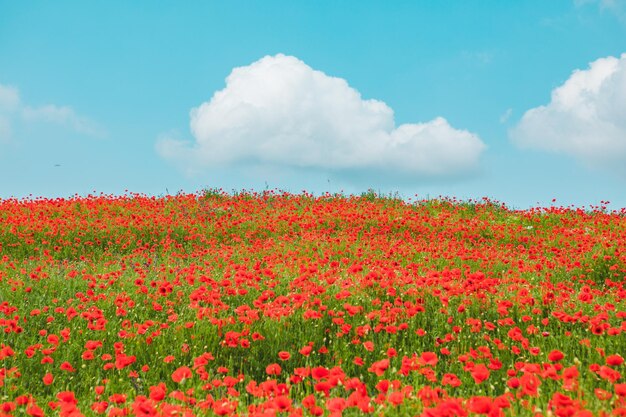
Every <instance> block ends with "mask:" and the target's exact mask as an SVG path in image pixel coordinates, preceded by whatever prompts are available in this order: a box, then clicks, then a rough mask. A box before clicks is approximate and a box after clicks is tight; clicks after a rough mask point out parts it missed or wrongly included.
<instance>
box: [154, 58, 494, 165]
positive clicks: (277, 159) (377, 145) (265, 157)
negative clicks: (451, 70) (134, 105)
mask: <svg viewBox="0 0 626 417" xmlns="http://www.w3.org/2000/svg"><path fill="white" fill-rule="evenodd" d="M190 125H191V132H192V134H193V137H194V140H193V141H192V142H191V143H189V142H184V141H180V140H176V139H171V138H169V139H168V138H161V139H160V140H159V141H158V142H157V150H158V152H159V153H160V154H161V155H162V156H163V157H166V158H169V159H172V160H174V161H177V162H179V163H183V164H185V165H186V166H187V167H189V166H193V167H196V168H197V167H224V166H227V165H232V164H236V163H249V164H261V165H272V166H284V167H290V168H294V167H295V168H314V169H318V168H320V169H325V170H331V171H332V170H336V171H341V170H352V169H355V170H363V169H376V170H384V171H394V172H397V173H401V174H410V175H414V176H422V177H423V176H449V175H460V174H465V173H468V172H471V171H473V170H475V169H476V168H477V165H478V161H479V157H480V155H481V153H482V152H483V150H484V149H485V145H484V143H483V142H482V141H481V140H480V138H479V137H478V136H477V135H476V134H473V133H470V132H468V131H465V130H459V129H456V128H454V127H452V126H450V124H449V123H448V122H447V121H446V120H445V119H443V118H441V117H439V118H436V119H434V120H432V121H429V122H425V123H416V124H403V125H400V126H397V127H396V126H395V123H394V114H393V110H392V109H391V108H390V107H389V106H388V105H387V104H385V103H384V102H382V101H378V100H366V99H363V98H362V97H361V95H360V94H359V92H358V91H357V90H355V89H354V88H352V87H350V86H349V85H348V83H347V82H346V81H345V80H344V79H341V78H336V77H331V76H328V75H326V74H324V73H323V72H321V71H316V70H314V69H312V68H311V67H309V66H308V65H306V64H305V63H304V62H302V61H300V60H299V59H297V58H295V57H292V56H285V55H281V54H279V55H276V56H266V57H264V58H262V59H260V60H258V61H256V62H254V63H252V64H251V65H248V66H244V67H239V68H235V69H233V71H232V72H231V74H230V75H229V76H228V77H227V78H226V87H225V88H224V89H223V90H220V91H217V92H216V93H215V94H214V95H213V97H212V98H211V99H210V101H207V102H205V103H202V104H201V105H200V106H199V107H197V108H194V109H192V110H191V122H190Z"/></svg>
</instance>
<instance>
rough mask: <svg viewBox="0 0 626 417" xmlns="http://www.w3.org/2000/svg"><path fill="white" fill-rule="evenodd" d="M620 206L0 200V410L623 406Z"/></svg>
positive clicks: (565, 415) (190, 197)
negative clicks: (615, 208)
mask: <svg viewBox="0 0 626 417" xmlns="http://www.w3.org/2000/svg"><path fill="white" fill-rule="evenodd" d="M625 277H626V210H622V211H621V212H620V211H608V210H607V209H606V207H604V206H598V207H592V208H590V209H580V208H573V207H572V208H567V207H546V208H534V209H528V210H513V209H510V208H507V207H505V206H504V205H502V204H499V203H496V202H493V201H490V200H488V199H484V200H481V201H474V202H463V201H457V200H454V199H436V200H416V201H410V200H409V201H404V200H401V199H398V198H393V197H391V196H379V195H376V194H375V193H367V194H364V195H362V196H344V195H329V194H327V195H323V196H313V195H310V194H306V193H302V194H297V195H294V194H287V193H280V192H265V193H248V192H242V193H234V194H226V193H223V192H221V191H218V190H210V191H205V192H202V193H197V194H179V195H176V196H165V197H149V196H145V195H135V194H132V195H124V196H109V195H93V196H88V197H74V198H66V199H61V198H58V199H45V198H30V199H5V200H0V330H1V331H0V417H8V416H34V417H39V416H61V417H70V416H72V417H74V416H81V415H84V416H98V415H101V416H126V415H132V416H142V417H144V416H145V417H148V416H212V415H219V416H226V415H230V416H235V415H241V416H333V417H338V416H342V415H343V416H361V415H370V416H379V415H388V416H424V417H439V416H441V417H443V416H491V417H495V416H534V415H543V416H558V417H570V416H595V415H598V416H626V364H625V363H624V358H626V285H625V284H626V278H625Z"/></svg>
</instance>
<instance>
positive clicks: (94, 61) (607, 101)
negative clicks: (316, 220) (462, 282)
mask: <svg viewBox="0 0 626 417" xmlns="http://www.w3.org/2000/svg"><path fill="white" fill-rule="evenodd" d="M623 53H626V1H624V0H554V1H545V0H541V1H539V0H537V1H530V0H529V1H507V2H502V1H495V0H482V1H460V0H459V1H445V2H443V1H442V2H426V1H424V2H414V1H397V2H383V1H359V2H356V1H322V2H309V1H293V2H286V1H283V2H278V1H271V0H269V1H263V2H251V1H249V2H240V1H230V2H217V1H213V2H209V1H195V2H194V1H186V2H173V1H150V2H149V1H137V2H122V1H120V2H115V1H111V2H107V3H93V2H80V1H60V2H31V1H20V2H14V1H8V0H6V1H5V0H0V178H1V180H0V197H1V198H8V197H11V196H15V197H26V196H29V195H33V196H50V197H53V196H70V195H73V194H75V193H78V194H87V193H90V192H92V191H96V192H104V193H113V194H121V193H124V192H125V190H129V191H132V192H140V193H146V194H154V195H160V194H165V193H166V192H169V193H175V192H177V191H179V190H183V191H186V192H195V191H198V190H202V189H204V188H224V189H225V190H232V189H237V190H240V189H255V190H263V189H266V188H270V189H273V188H280V189H285V190H288V191H291V192H294V193H297V192H300V191H302V190H307V191H311V192H314V193H321V192H324V191H331V192H335V191H339V190H343V191H344V192H346V193H360V192H362V191H365V190H367V189H368V188H373V189H375V190H378V191H381V192H395V191H397V192H399V193H400V194H401V195H402V196H404V197H414V196H415V195H417V196H418V197H420V198H426V197H431V198H432V197H436V196H439V195H446V196H453V197H457V198H460V199H479V198H481V197H489V198H492V199H495V200H498V201H502V202H505V203H507V204H508V205H509V206H511V207H516V208H526V207H530V206H534V205H537V204H540V205H550V204H551V200H552V199H553V198H556V200H557V201H556V204H563V205H570V204H573V205H576V206H587V207H588V206H590V205H597V204H599V203H600V201H603V200H608V201H610V202H611V204H610V206H609V207H610V208H620V207H626V193H624V192H623V190H624V189H626V168H624V167H626V110H625V109H626V56H622V54H623ZM576 71H577V72H576ZM620 103H621V104H622V107H620Z"/></svg>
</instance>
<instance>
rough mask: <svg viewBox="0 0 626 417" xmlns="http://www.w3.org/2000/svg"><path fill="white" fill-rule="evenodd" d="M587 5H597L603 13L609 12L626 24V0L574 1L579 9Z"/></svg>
mask: <svg viewBox="0 0 626 417" xmlns="http://www.w3.org/2000/svg"><path fill="white" fill-rule="evenodd" d="M587 5H597V6H598V8H599V9H600V11H601V12H609V13H611V14H613V15H615V16H616V17H617V18H618V19H619V20H620V21H621V22H622V23H626V0H574V6H576V7H577V8H581V7H584V6H587Z"/></svg>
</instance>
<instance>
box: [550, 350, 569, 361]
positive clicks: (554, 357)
mask: <svg viewBox="0 0 626 417" xmlns="http://www.w3.org/2000/svg"><path fill="white" fill-rule="evenodd" d="M564 357H565V355H564V354H563V352H561V351H560V350H553V351H551V352H550V353H548V360H549V361H550V362H559V361H560V360H561V359H563V358H564Z"/></svg>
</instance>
